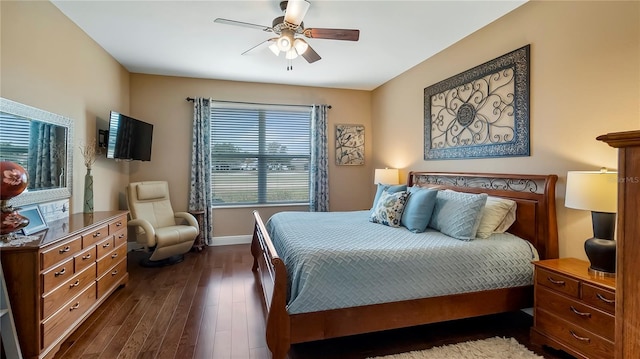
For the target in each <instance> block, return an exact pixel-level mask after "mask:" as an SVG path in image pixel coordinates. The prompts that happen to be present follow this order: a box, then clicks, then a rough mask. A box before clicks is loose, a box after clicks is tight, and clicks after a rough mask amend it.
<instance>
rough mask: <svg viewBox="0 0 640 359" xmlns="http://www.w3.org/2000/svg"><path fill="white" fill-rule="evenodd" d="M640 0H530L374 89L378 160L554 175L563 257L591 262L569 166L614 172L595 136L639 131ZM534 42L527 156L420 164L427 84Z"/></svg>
mask: <svg viewBox="0 0 640 359" xmlns="http://www.w3.org/2000/svg"><path fill="white" fill-rule="evenodd" d="M639 19H640V2H613V1H607V2H575V1H567V2H538V1H534V2H529V3H527V4H525V5H523V6H522V7H520V8H518V9H516V10H514V11H513V12H511V13H509V14H507V15H505V16H504V17H502V18H501V19H498V20H497V21H495V22H494V23H492V24H490V25H488V26H486V27H485V28H483V29H481V30H480V31H477V32H476V33H474V34H472V35H470V36H468V37H467V38H465V39H463V40H461V41H460V42H458V43H456V44H454V45H452V46H451V47H449V48H448V49H446V50H444V51H442V52H441V53H439V54H437V55H436V56H434V57H432V58H430V59H428V60H427V61H425V62H423V63H421V64H419V65H418V66H416V67H414V68H413V69H411V70H409V71H407V72H405V73H403V74H401V75H400V76H398V77H397V78H395V79H393V80H392V81H389V82H388V83H386V84H384V85H383V86H381V87H379V88H377V89H376V90H374V91H373V99H372V104H373V111H372V115H373V120H372V122H373V127H374V133H373V141H374V147H375V150H374V153H373V154H374V162H375V163H374V164H375V165H393V166H394V167H399V168H401V169H403V170H404V171H403V172H404V174H405V175H406V172H407V171H408V170H430V171H467V172H498V173H500V172H505V173H514V172H515V173H538V174H546V173H555V174H557V175H558V176H559V177H560V179H559V183H558V186H557V200H556V204H557V207H558V225H559V236H560V256H561V257H565V256H573V257H579V258H586V257H585V255H584V250H583V248H582V246H583V242H584V240H585V239H586V238H588V237H590V236H591V235H592V232H591V222H590V216H589V214H588V213H587V212H583V211H577V210H570V209H565V208H564V192H565V189H564V186H565V180H566V172H567V171H568V170H590V169H598V168H599V167H601V166H606V167H608V168H616V167H617V152H616V150H615V149H612V148H610V147H608V146H607V145H606V144H604V143H602V142H599V141H596V140H595V137H596V136H598V135H601V134H604V133H608V132H615V131H623V130H631V129H638V128H639V127H640V28H639V26H640V25H639V23H640V21H639ZM526 44H531V92H530V94H531V101H530V104H531V112H530V125H531V127H530V128H531V156H530V157H520V158H504V159H474V160H449V161H424V160H423V152H424V151H423V145H424V144H423V121H424V120H423V119H424V113H423V105H424V99H423V91H424V88H425V87H427V86H430V85H432V84H434V83H436V82H439V81H441V80H444V79H446V78H448V77H451V76H453V75H456V74H458V73H460V72H462V71H465V70H467V69H469V68H471V67H474V66H476V65H479V64H481V63H484V62H485V61H488V60H491V59H493V58H495V57H498V56H500V55H502V54H505V53H508V52H510V51H512V50H515V49H517V48H520V47H521V46H524V45H526Z"/></svg>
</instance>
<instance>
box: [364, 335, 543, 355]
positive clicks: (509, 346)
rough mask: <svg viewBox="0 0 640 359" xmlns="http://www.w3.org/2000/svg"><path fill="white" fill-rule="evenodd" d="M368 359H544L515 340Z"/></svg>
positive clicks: (504, 339)
mask: <svg viewBox="0 0 640 359" xmlns="http://www.w3.org/2000/svg"><path fill="white" fill-rule="evenodd" d="M368 359H543V357H541V356H539V355H537V354H535V353H534V352H532V351H530V350H529V349H527V348H526V347H525V346H524V345H522V344H520V343H518V341H517V340H515V339H513V338H500V337H495V338H489V339H483V340H476V341H469V342H464V343H459V344H451V345H444V346H441V347H434V348H431V349H427V350H419V351H413V352H408V353H402V354H395V355H387V356H381V357H375V358H368Z"/></svg>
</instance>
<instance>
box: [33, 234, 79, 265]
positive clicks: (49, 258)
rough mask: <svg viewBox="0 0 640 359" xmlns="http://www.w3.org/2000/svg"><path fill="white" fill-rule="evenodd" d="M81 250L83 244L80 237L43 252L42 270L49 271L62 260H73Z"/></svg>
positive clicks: (41, 255) (41, 254)
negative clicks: (48, 269)
mask: <svg viewBox="0 0 640 359" xmlns="http://www.w3.org/2000/svg"><path fill="white" fill-rule="evenodd" d="M80 249H82V243H81V242H80V237H78V238H76V239H74V240H72V241H69V242H66V243H64V244H59V245H57V246H55V247H53V248H51V249H47V250H46V251H43V252H42V253H40V258H41V261H40V269H47V268H49V267H51V266H52V265H54V264H56V263H58V262H60V261H62V260H65V259H67V258H71V257H72V256H73V255H74V254H76V253H77V252H78V251H80Z"/></svg>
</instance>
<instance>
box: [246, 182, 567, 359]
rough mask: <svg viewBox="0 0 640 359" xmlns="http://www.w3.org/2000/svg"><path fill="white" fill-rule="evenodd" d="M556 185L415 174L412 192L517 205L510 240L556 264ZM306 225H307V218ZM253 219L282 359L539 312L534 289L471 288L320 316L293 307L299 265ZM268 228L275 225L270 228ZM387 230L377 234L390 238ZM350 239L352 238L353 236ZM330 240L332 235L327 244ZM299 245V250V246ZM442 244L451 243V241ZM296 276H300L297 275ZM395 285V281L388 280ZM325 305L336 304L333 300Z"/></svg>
mask: <svg viewBox="0 0 640 359" xmlns="http://www.w3.org/2000/svg"><path fill="white" fill-rule="evenodd" d="M556 181H557V176H555V175H515V174H482V173H441V172H410V173H409V176H408V181H407V186H409V187H411V186H420V187H437V188H438V189H440V190H446V189H449V190H454V191H457V192H466V193H476V194H477V193H487V194H488V195H489V196H495V197H502V198H508V199H511V200H514V201H515V202H516V203H517V211H516V218H515V222H514V223H513V224H512V225H511V226H510V227H509V229H508V231H507V232H509V233H510V234H513V235H515V236H517V237H520V238H522V239H524V240H526V241H527V242H528V244H527V245H529V246H530V247H532V248H535V251H533V252H535V254H536V255H537V257H539V258H540V259H547V258H557V257H558V234H557V222H556V213H555V183H556ZM318 215H321V214H318ZM321 216H325V218H326V220H327V221H330V220H332V219H331V218H330V217H331V216H333V215H332V214H331V213H329V214H327V213H325V214H322V215H321ZM350 216H351V217H353V218H354V220H360V221H362V218H366V213H365V214H364V216H365V217H363V214H359V213H356V212H354V213H353V214H351V215H350ZM274 217H275V216H274ZM300 218H301V219H304V216H303V217H300ZM254 219H255V226H254V234H253V240H252V244H251V252H252V255H253V257H254V264H253V271H254V273H255V277H256V283H257V285H258V286H259V287H260V290H259V292H260V293H261V294H262V298H261V299H262V303H263V305H264V311H265V317H266V341H267V345H268V347H269V349H270V351H271V352H272V355H273V358H276V359H280V358H285V357H286V355H287V352H288V351H289V348H290V346H291V344H295V343H302V342H308V341H314V340H321V339H327V338H334V337H340V336H347V335H353V334H361V333H367V332H373V331H381V330H387V329H395V328H402V327H408V326H414V325H421V324H428V323H434V322H441V321H447V320H454V319H462V318H468V317H474V316H481V315H487V314H494V313H500V312H507V311H513V310H518V309H521V308H527V307H531V306H532V304H533V290H532V285H531V284H530V283H531V281H529V282H527V283H523V284H522V285H517V286H511V287H506V288H492V289H484V288H479V289H478V288H476V289H473V287H470V288H471V289H468V288H467V290H466V291H465V292H464V293H457V294H438V293H437V292H436V294H430V295H428V296H427V297H417V298H416V297H413V296H412V295H409V298H410V299H399V300H394V299H393V298H392V299H388V298H387V299H386V300H382V302H376V303H368V302H364V303H358V302H356V303H348V302H347V303H337V304H336V303H330V304H328V306H326V307H322V306H320V307H317V308H316V309H314V307H309V305H308V304H309V302H310V301H309V300H308V298H309V296H307V300H306V301H305V300H301V303H302V304H300V302H298V303H295V302H292V301H291V299H292V298H293V297H292V296H293V292H294V291H297V289H296V288H295V285H296V284H297V283H298V281H299V278H290V276H289V273H290V271H289V269H291V270H292V271H291V273H295V271H293V269H294V268H293V266H294V265H295V264H294V263H292V261H291V259H288V261H289V262H288V263H289V266H290V268H288V267H287V266H286V265H285V260H284V258H290V256H289V253H288V251H287V250H286V247H282V244H280V243H279V242H276V244H274V242H273V241H272V238H271V235H270V233H269V230H268V229H267V226H266V225H265V223H264V222H263V220H262V218H261V217H260V214H259V213H258V212H257V211H254ZM323 220H324V219H323ZM327 223H328V222H327ZM269 226H273V224H272V223H269ZM383 227H384V226H380V227H379V228H380V229H381V230H383V229H384V230H385V231H387V230H388V229H387V228H383ZM394 229H395V230H398V229H397V228H394ZM297 230H300V229H299V226H298V228H297V229H294V231H293V232H292V233H294V234H295V233H297V232H296V231H297ZM270 231H271V233H274V229H273V228H270ZM302 235H303V234H302V233H301V236H302ZM345 236H346V237H345V238H349V235H348V234H345ZM294 237H295V235H294ZM329 237H330V236H329V233H327V238H329ZM506 237H507V236H506V235H505V238H506ZM492 238H493V237H492ZM293 240H294V242H295V238H293ZM505 240H506V239H505ZM442 241H443V242H442V243H447V242H446V239H442ZM454 241H457V240H454ZM481 241H482V240H477V241H476V240H474V241H470V242H460V241H457V243H458V244H460V245H463V244H464V243H474V242H477V243H474V245H481V244H482V243H481ZM298 242H304V241H298ZM521 242H524V241H521ZM276 248H279V251H280V252H282V253H279V252H278V250H276ZM420 250H422V249H420ZM537 257H536V258H537ZM330 260H332V258H330V257H325V258H324V259H322V261H330ZM378 261H379V259H376V260H373V261H372V262H373V263H370V265H373V266H374V267H369V269H368V271H370V272H374V271H376V268H375V265H376V264H377V262H378ZM338 262H339V261H338ZM338 262H336V263H338ZM381 267H383V266H382V265H381ZM388 267H389V264H388V263H387V264H385V265H384V268H388ZM378 273H385V270H380V271H378ZM294 276H295V274H293V275H292V277H294ZM379 276H380V275H379ZM382 276H383V275H382ZM531 278H532V277H531ZM385 279H386V278H385ZM331 281H332V279H329V282H331ZM389 281H393V280H391V279H389ZM472 282H473V281H472ZM489 288H491V287H489ZM296 293H297V292H296ZM443 293H446V292H443ZM296 295H297V294H296ZM309 295H310V296H311V298H313V296H318V295H319V294H318V292H316V293H313V292H311V293H310V294H309ZM324 299H328V300H329V301H330V299H331V298H330V297H329V298H324ZM389 300H390V301H389ZM318 302H325V301H324V300H319V301H318ZM330 302H331V301H330Z"/></svg>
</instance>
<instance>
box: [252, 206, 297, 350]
mask: <svg viewBox="0 0 640 359" xmlns="http://www.w3.org/2000/svg"><path fill="white" fill-rule="evenodd" d="M253 217H254V219H255V227H254V230H253V239H252V241H251V254H252V255H253V268H252V270H253V272H254V273H255V275H256V276H257V277H258V278H256V283H257V284H258V286H260V293H262V299H263V302H262V303H263V304H264V306H265V307H264V312H265V320H266V323H267V325H266V329H267V333H266V340H267V346H268V347H269V350H271V353H272V355H273V358H285V357H286V355H287V352H288V351H289V347H290V346H291V321H290V318H289V313H287V310H286V306H287V285H288V284H287V282H288V279H287V269H286V268H285V266H284V262H283V261H282V259H280V257H279V256H278V253H277V252H276V250H275V248H274V246H273V242H271V238H270V237H269V233H268V232H267V229H266V227H265V226H264V222H263V221H262V218H261V217H260V214H259V213H258V211H253Z"/></svg>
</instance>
